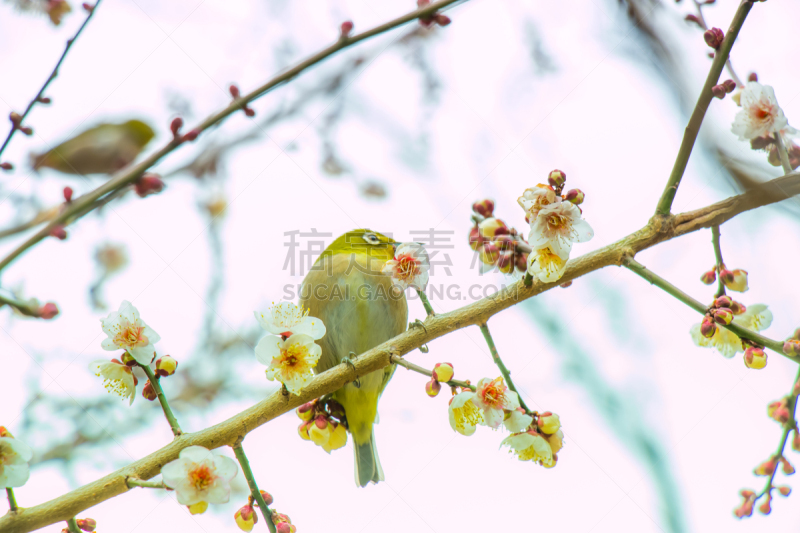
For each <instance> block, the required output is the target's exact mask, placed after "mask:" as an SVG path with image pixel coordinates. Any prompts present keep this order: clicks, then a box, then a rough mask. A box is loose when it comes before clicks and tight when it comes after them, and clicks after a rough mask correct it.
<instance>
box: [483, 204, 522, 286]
mask: <svg viewBox="0 0 800 533" xmlns="http://www.w3.org/2000/svg"><path fill="white" fill-rule="evenodd" d="M472 211H473V212H474V213H475V216H473V218H474V219H475V226H473V228H472V229H471V230H470V232H469V246H470V248H472V249H473V250H475V251H476V252H478V258H479V259H480V261H481V267H480V268H481V272H488V271H490V270H492V269H493V268H494V267H495V266H496V267H497V269H498V270H499V271H500V272H502V273H503V274H511V273H512V272H514V269H515V268H516V269H517V270H518V271H519V272H525V270H527V268H528V254H527V252H524V251H523V248H524V246H523V247H521V246H519V244H520V243H521V242H522V243H524V242H525V239H524V238H523V237H522V236H521V235H519V233H518V232H517V230H516V229H514V228H509V227H508V226H507V225H506V223H505V222H503V221H502V220H500V219H499V218H495V217H494V202H493V201H491V200H483V201H481V202H475V203H474V204H472Z"/></svg>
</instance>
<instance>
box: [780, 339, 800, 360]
mask: <svg viewBox="0 0 800 533" xmlns="http://www.w3.org/2000/svg"><path fill="white" fill-rule="evenodd" d="M783 353H785V354H786V355H788V356H790V357H795V356H798V355H800V341H798V340H795V339H789V340H788V341H786V342H784V343H783Z"/></svg>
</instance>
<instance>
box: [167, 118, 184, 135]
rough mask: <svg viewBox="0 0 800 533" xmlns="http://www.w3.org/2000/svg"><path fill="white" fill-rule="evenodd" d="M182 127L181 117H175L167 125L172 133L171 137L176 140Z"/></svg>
mask: <svg viewBox="0 0 800 533" xmlns="http://www.w3.org/2000/svg"><path fill="white" fill-rule="evenodd" d="M182 127H183V119H182V118H181V117H175V118H173V119H172V122H171V123H170V125H169V129H170V131H171V132H172V137H173V138H175V139H177V138H178V135H180V131H181V128H182Z"/></svg>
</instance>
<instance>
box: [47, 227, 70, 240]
mask: <svg viewBox="0 0 800 533" xmlns="http://www.w3.org/2000/svg"><path fill="white" fill-rule="evenodd" d="M50 236H51V237H55V238H56V239H58V240H61V241H63V240H65V239H66V238H67V230H65V229H64V226H62V225H60V224H59V225H58V226H54V227H53V229H51V230H50Z"/></svg>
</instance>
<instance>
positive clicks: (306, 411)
mask: <svg viewBox="0 0 800 533" xmlns="http://www.w3.org/2000/svg"><path fill="white" fill-rule="evenodd" d="M295 412H296V413H297V416H298V417H299V418H300V420H306V421H308V420H311V418H313V416H314V404H313V403H311V402H308V403H304V404H303V405H301V406H300V407H298V408H297V409H296V411H295Z"/></svg>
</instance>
